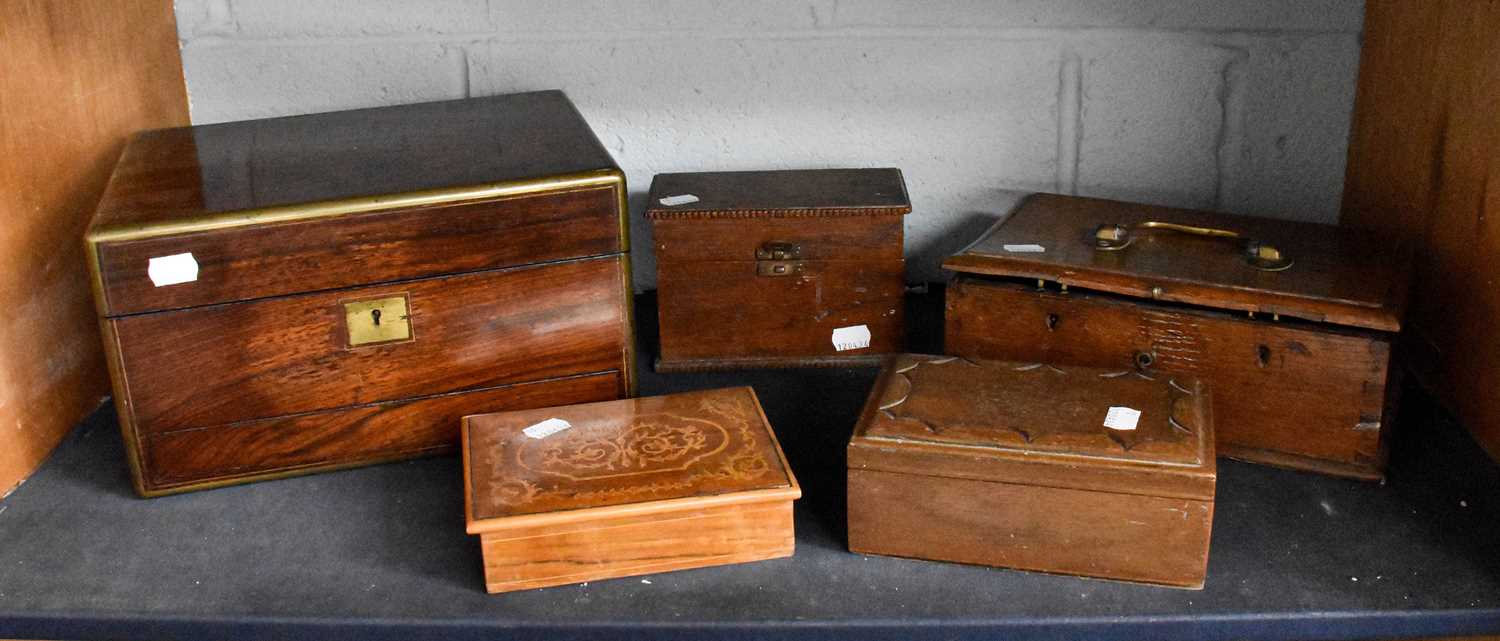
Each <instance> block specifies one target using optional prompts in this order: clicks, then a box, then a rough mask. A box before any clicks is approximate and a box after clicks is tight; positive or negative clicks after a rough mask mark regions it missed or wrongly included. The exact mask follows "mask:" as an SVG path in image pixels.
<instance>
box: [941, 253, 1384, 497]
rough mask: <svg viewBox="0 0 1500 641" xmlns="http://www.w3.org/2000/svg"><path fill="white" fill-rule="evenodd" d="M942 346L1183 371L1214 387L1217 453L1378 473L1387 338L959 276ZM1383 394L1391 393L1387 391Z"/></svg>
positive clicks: (973, 353) (1030, 358) (991, 354)
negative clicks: (1145, 364) (1143, 362)
mask: <svg viewBox="0 0 1500 641" xmlns="http://www.w3.org/2000/svg"><path fill="white" fill-rule="evenodd" d="M947 306H948V307H947V330H946V340H945V350H946V351H947V352H948V353H950V354H957V355H962V356H970V357H976V358H995V359H1006V360H1019V361H1027V362H1049V363H1057V364H1071V365H1090V366H1095V367H1111V368H1118V369H1120V370H1135V369H1136V368H1137V367H1138V366H1139V365H1141V364H1142V361H1141V360H1140V359H1146V360H1147V361H1148V362H1149V364H1148V365H1147V366H1146V368H1145V371H1147V372H1148V373H1150V372H1163V373H1173V374H1187V375H1191V376H1193V377H1195V378H1198V379H1199V380H1202V381H1204V382H1205V383H1207V384H1208V387H1209V389H1211V390H1213V391H1214V398H1213V404H1214V425H1215V429H1216V430H1217V432H1218V434H1217V440H1218V451H1219V453H1220V454H1221V455H1225V456H1231V457H1235V458H1244V459H1247V460H1253V461H1258V462H1263V463H1270V464H1274V465H1281V466H1287V467H1294V468H1299V469H1308V470H1313V471H1319V472H1324V473H1330V474H1337V475H1342V476H1352V477H1357V478H1368V479H1376V478H1380V476H1381V475H1382V470H1383V467H1384V451H1383V441H1384V439H1383V437H1382V435H1383V433H1384V418H1385V414H1386V410H1385V408H1386V404H1387V387H1388V383H1389V381H1388V380H1387V373H1388V370H1389V365H1390V342H1389V339H1388V338H1387V337H1386V336H1385V335H1383V334H1378V333H1370V332H1355V331H1336V330H1320V329H1316V328H1314V326H1308V325H1299V324H1294V323H1276V322H1270V321H1265V320H1261V321H1257V320H1251V319H1248V318H1240V317H1236V316H1231V315H1229V314H1225V313H1219V312H1212V311H1201V310H1193V309H1187V308H1180V307H1169V306H1163V305H1153V304H1150V303H1146V302H1142V301H1133V300H1124V299H1118V298H1114V297H1110V296H1101V295H1093V294H1088V293H1084V292H1079V291H1073V292H1071V293H1066V294H1064V293H1059V292H1057V291H1055V290H1046V291H1038V290H1037V289H1036V288H1035V287H1032V286H1028V285H1021V284H1013V283H1008V282H993V281H983V280H979V279H973V278H961V279H959V280H958V281H957V282H955V283H954V284H953V285H952V286H951V287H950V288H949V290H948V303H947ZM1392 391H1394V390H1392Z"/></svg>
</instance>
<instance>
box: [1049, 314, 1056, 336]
mask: <svg viewBox="0 0 1500 641" xmlns="http://www.w3.org/2000/svg"><path fill="white" fill-rule="evenodd" d="M1054 329H1057V314H1048V315H1047V331H1049V332H1050V331H1052V330H1054Z"/></svg>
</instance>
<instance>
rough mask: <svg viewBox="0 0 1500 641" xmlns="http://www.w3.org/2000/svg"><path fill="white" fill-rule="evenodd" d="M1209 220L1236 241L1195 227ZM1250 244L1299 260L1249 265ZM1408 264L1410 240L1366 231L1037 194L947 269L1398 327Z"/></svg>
mask: <svg viewBox="0 0 1500 641" xmlns="http://www.w3.org/2000/svg"><path fill="white" fill-rule="evenodd" d="M1148 222H1150V223H1158V225H1157V226H1155V227H1152V226H1150V225H1146V224H1143V223H1148ZM1160 223H1168V224H1170V225H1173V226H1177V227H1179V228H1178V229H1168V228H1163V227H1162V226H1160V225H1159V224H1160ZM1102 225H1109V226H1113V225H1120V226H1122V227H1124V228H1126V232H1125V236H1124V237H1123V238H1122V240H1121V241H1115V242H1113V243H1111V246H1117V245H1120V244H1123V245H1124V246H1123V247H1120V248H1118V249H1108V250H1107V249H1100V248H1097V247H1096V246H1097V245H1099V242H1098V241H1097V240H1096V233H1097V230H1098V229H1099V228H1100V226H1102ZM1183 226H1185V227H1191V228H1194V229H1192V230H1183V229H1180V227H1183ZM1207 229H1213V230H1223V231H1230V232H1234V233H1235V234H1237V235H1238V238H1226V237H1222V235H1221V236H1220V237H1209V236H1203V235H1200V234H1194V233H1187V232H1192V231H1200V232H1201V231H1202V230H1207ZM1124 240H1128V242H1123V241H1124ZM1249 241H1256V242H1258V243H1259V246H1260V247H1274V248H1275V249H1276V250H1277V251H1278V252H1279V253H1280V255H1281V256H1282V257H1284V259H1288V260H1290V266H1285V267H1283V265H1281V264H1279V263H1278V262H1277V261H1270V260H1260V259H1259V258H1258V262H1259V264H1260V267H1257V266H1256V265H1254V264H1252V261H1251V259H1250V256H1249V254H1248V253H1247V249H1248V248H1247V243H1248V242H1249ZM1038 249H1040V250H1041V251H1037V250H1038ZM1264 256H1268V254H1258V257H1264ZM1409 261H1410V258H1409V252H1408V251H1407V250H1406V248H1405V247H1404V246H1401V245H1398V244H1397V243H1396V242H1395V241H1393V240H1389V239H1386V238H1383V237H1381V236H1379V235H1377V234H1375V233H1374V232H1370V231H1366V230H1356V229H1348V228H1343V227H1335V226H1332V225H1319V224H1314V223H1303V222H1293V221H1284V220H1271V219H1265V218H1251V217H1245V216H1231V215H1227V214H1218V213H1212V212H1204V211H1193V210H1187V209H1174V208H1169V207H1156V206H1149V205H1139V204H1133V203H1125V202H1117V201H1110V200H1099V199H1094V198H1079V197H1073V196H1059V195H1054V194H1036V195H1033V196H1031V197H1029V198H1027V199H1026V200H1025V201H1023V202H1022V203H1021V204H1020V205H1019V206H1018V207H1017V208H1016V210H1015V211H1014V212H1013V213H1012V214H1011V215H1010V216H1009V217H1008V218H1006V219H1004V220H1002V221H1001V222H1000V223H998V224H996V225H995V226H994V227H993V228H991V229H990V230H989V231H987V232H985V234H984V236H982V237H980V239H979V240H978V241H976V242H975V243H974V244H972V245H970V246H969V247H968V248H966V249H964V250H963V251H961V252H959V253H958V254H957V255H955V256H952V257H950V258H949V259H948V260H946V261H944V262H943V267H944V268H947V269H950V270H953V271H957V272H967V273H973V274H986V275H994V276H1014V277H1021V278H1028V279H1031V278H1036V279H1045V280H1049V281H1055V282H1058V283H1061V284H1064V285H1070V286H1077V287H1084V288H1090V289H1096V290H1101V291H1107V292H1113V293H1118V294H1124V295H1128V296H1137V297H1143V298H1151V299H1157V300H1163V301H1173V302H1179V303H1189V304H1193V305H1203V306H1207V307H1213V308H1218V309H1226V310H1235V311H1250V312H1263V313H1268V314H1279V315H1283V316H1291V317H1296V318H1301V319H1306V320H1312V321H1319V322H1328V323H1334V324H1339V325H1347V326H1351V327H1360V328H1366V329H1374V330H1380V331H1391V332H1393V331H1397V330H1399V329H1400V326H1401V314H1402V309H1403V307H1404V305H1405V302H1406V295H1407V285H1408V265H1409Z"/></svg>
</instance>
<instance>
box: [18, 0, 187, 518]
mask: <svg viewBox="0 0 1500 641" xmlns="http://www.w3.org/2000/svg"><path fill="white" fill-rule="evenodd" d="M0 60H3V61H4V62H3V63H0V65H3V67H4V71H3V72H0V211H3V212H4V215H5V225H4V227H3V228H0V308H3V309H5V314H4V315H3V320H0V434H3V435H4V436H0V495H4V494H7V493H9V491H10V490H11V489H12V488H14V487H15V486H16V484H17V483H19V482H20V481H21V479H23V478H25V477H26V475H27V474H29V473H30V472H31V471H32V469H33V468H35V466H36V465H37V464H38V463H39V462H40V461H41V460H42V459H43V458H44V457H46V455H47V453H48V452H50V451H51V450H52V448H53V446H55V445H56V444H57V442H58V441H59V440H60V439H61V438H62V436H63V435H64V434H66V433H67V431H68V430H69V429H71V428H72V427H73V425H74V424H75V423H76V422H77V421H78V420H79V418H81V417H82V416H83V415H84V414H85V413H87V412H89V411H90V410H92V409H94V408H95V407H97V406H98V405H99V403H100V401H101V400H102V399H103V398H104V396H105V394H107V393H108V392H107V389H108V382H107V379H106V376H105V368H104V360H103V359H102V358H100V356H99V348H98V345H99V338H98V337H99V330H98V327H97V325H96V324H95V322H94V313H93V305H92V303H91V301H90V295H89V284H88V275H87V270H86V267H85V265H86V263H85V261H84V253H83V250H82V244H81V243H80V238H82V236H83V230H84V228H85V227H86V225H87V223H88V219H89V213H90V212H91V211H92V209H93V206H94V203H95V202H96V201H97V199H98V197H99V194H100V193H101V192H102V190H103V188H104V183H105V180H106V179H107V178H108V176H109V170H110V167H111V166H112V165H113V164H114V160H115V156H116V155H118V154H119V151H120V147H121V145H122V143H123V142H124V139H125V136H126V135H127V134H129V133H130V132H132V131H134V130H136V129H141V128H146V127H162V126H172V125H181V124H186V122H187V97H186V94H185V92H184V90H183V82H182V62H181V60H180V58H179V57H178V50H177V28H176V23H175V21H174V20H173V16H172V3H171V2H170V0H142V1H139V2H92V1H89V0H7V1H6V2H0Z"/></svg>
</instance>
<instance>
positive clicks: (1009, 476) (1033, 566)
mask: <svg viewBox="0 0 1500 641" xmlns="http://www.w3.org/2000/svg"><path fill="white" fill-rule="evenodd" d="M848 454H849V548H850V549H851V550H853V551H855V552H860V553H867V554H883V555H891V556H903V557H910V558H918V559H934V560H940V561H954V562H959V563H974V564H981V565H993V566H1000V567H1009V568H1019V569H1023V570H1036V571H1041V572H1053V573H1060V574H1077V575H1084V576H1092V577H1102V578H1110V579H1120V580H1126V581H1137V582H1145V583H1156V584H1162V585H1169V586H1177V587H1188V588H1201V587H1202V586H1203V580H1204V575H1205V572H1206V571H1207V563H1208V546H1209V537H1210V531H1211V530H1212V526H1213V512H1214V486H1215V479H1216V471H1215V470H1216V468H1215V462H1214V433H1213V412H1212V408H1211V403H1210V399H1209V390H1208V389H1207V388H1206V387H1205V386H1203V385H1201V384H1200V383H1198V382H1197V381H1194V380H1193V379H1191V378H1186V377H1177V378H1174V377H1168V376H1161V377H1149V376H1146V375H1143V374H1141V373H1139V372H1135V371H1131V370H1126V369H1122V370H1104V369H1092V368H1083V367H1067V368H1059V367H1054V366H1051V365H1044V364H1040V363H1015V362H1004V361H979V360H969V359H964V358H960V357H954V356H920V355H901V356H895V357H892V358H891V359H890V360H888V361H887V362H886V365H885V368H884V370H883V371H882V372H881V375H880V378H879V379H877V381H876V383H875V387H874V388H873V389H872V390H871V392H870V397H869V400H868V401H867V402H866V403H865V408H864V412H863V413H862V414H861V416H860V419H859V424H858V425H857V426H856V427H855V429H854V436H853V438H851V439H850V441H849V450H848Z"/></svg>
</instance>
